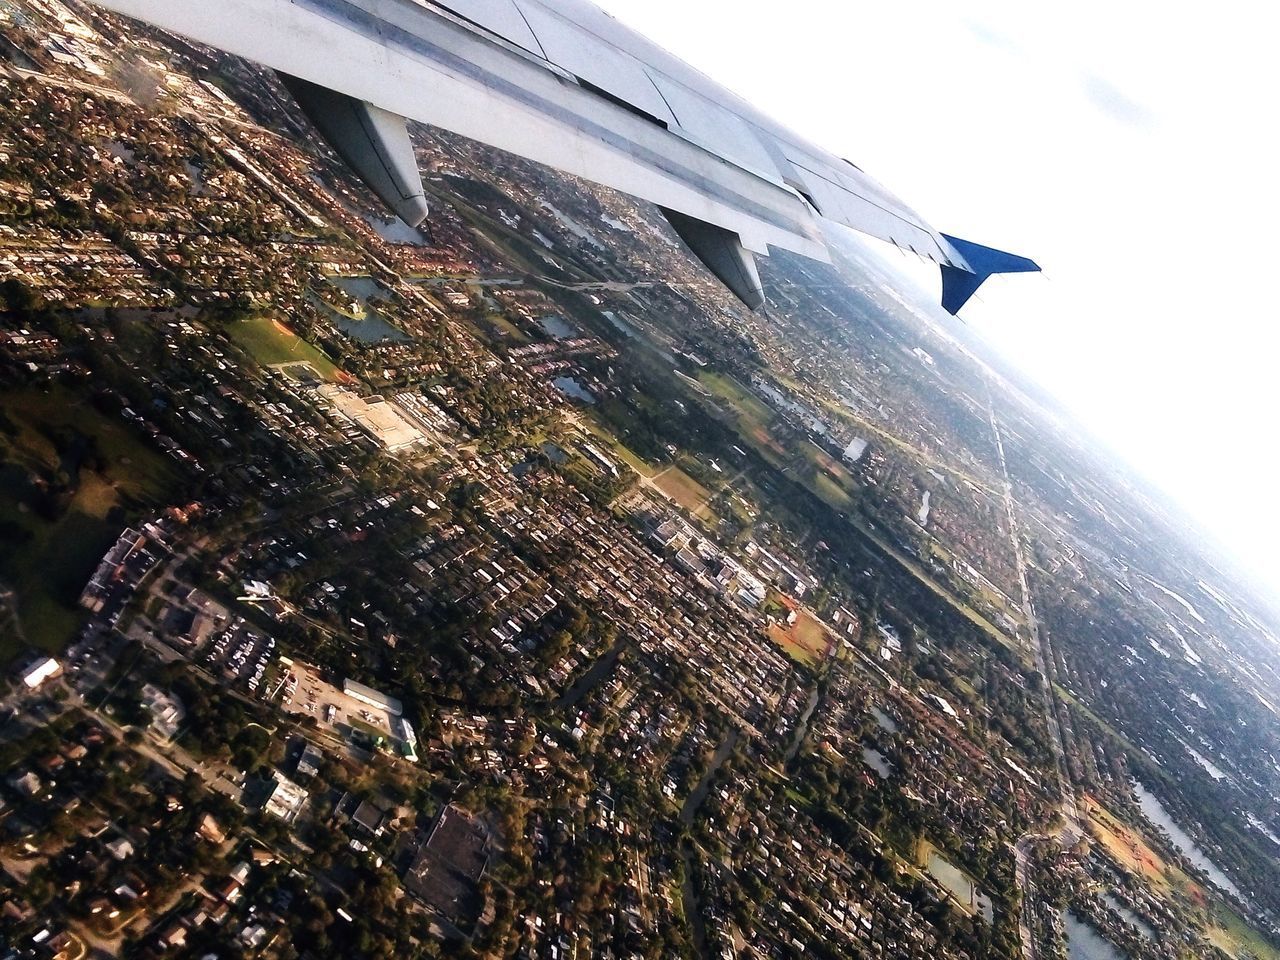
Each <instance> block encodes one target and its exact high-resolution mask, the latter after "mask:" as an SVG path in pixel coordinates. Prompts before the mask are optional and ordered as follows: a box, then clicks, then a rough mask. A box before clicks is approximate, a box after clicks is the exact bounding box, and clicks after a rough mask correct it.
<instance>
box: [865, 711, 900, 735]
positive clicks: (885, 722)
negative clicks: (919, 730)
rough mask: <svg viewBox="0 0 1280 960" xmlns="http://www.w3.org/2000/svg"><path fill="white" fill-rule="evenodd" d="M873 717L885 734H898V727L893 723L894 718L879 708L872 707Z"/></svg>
mask: <svg viewBox="0 0 1280 960" xmlns="http://www.w3.org/2000/svg"><path fill="white" fill-rule="evenodd" d="M871 715H872V716H873V717H875V718H876V723H878V724H880V729H881V730H883V731H885V733H897V732H898V725H897V724H896V723H894V722H893V717H891V716H889V715H888V714H887V713H885V712H884V711H883V710H881V709H880V708H879V707H877V706H875V705H872V707H871Z"/></svg>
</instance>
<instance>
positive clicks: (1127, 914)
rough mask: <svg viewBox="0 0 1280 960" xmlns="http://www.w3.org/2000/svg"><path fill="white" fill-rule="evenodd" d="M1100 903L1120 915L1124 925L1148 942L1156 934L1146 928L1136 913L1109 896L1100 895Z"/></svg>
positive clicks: (1144, 922) (1105, 894) (1146, 925)
mask: <svg viewBox="0 0 1280 960" xmlns="http://www.w3.org/2000/svg"><path fill="white" fill-rule="evenodd" d="M1102 902H1103V903H1105V904H1106V905H1107V906H1108V907H1110V908H1111V909H1112V910H1114V911H1115V912H1116V913H1118V914H1120V916H1121V918H1122V919H1123V920H1124V922H1125V923H1127V924H1129V926H1131V927H1133V929H1135V930H1137V931H1138V932H1139V933H1140V934H1142V935H1143V936H1144V937H1146V938H1147V939H1148V940H1150V939H1152V938H1154V937H1155V935H1156V932H1155V931H1154V930H1152V929H1151V927H1150V926H1148V924H1147V922H1146V921H1145V920H1143V919H1142V918H1141V917H1140V916H1138V915H1137V914H1136V913H1134V912H1133V911H1132V910H1130V909H1129V908H1128V907H1126V906H1125V905H1124V904H1123V903H1121V902H1120V901H1119V900H1117V899H1116V898H1115V897H1114V896H1112V895H1111V894H1109V893H1104V894H1103V895H1102Z"/></svg>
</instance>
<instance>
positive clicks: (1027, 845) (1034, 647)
mask: <svg viewBox="0 0 1280 960" xmlns="http://www.w3.org/2000/svg"><path fill="white" fill-rule="evenodd" d="M987 418H988V420H989V421H990V423H991V434H992V437H993V438H994V439H995V444H996V455H997V457H998V458H999V461H1000V475H1001V477H1002V479H1003V484H1002V485H1003V487H1004V497H1003V499H1004V507H1005V513H1006V515H1007V518H1008V525H1009V542H1010V545H1011V546H1012V548H1013V556H1014V562H1015V564H1016V565H1017V569H1018V587H1019V590H1020V593H1021V606H1022V616H1023V619H1024V620H1025V621H1026V624H1027V631H1028V633H1029V634H1030V637H1031V655H1032V658H1033V660H1034V662H1035V665H1036V669H1037V670H1038V671H1039V672H1040V675H1041V676H1042V677H1043V678H1044V681H1043V683H1042V684H1041V687H1040V692H1041V696H1042V697H1043V700H1044V704H1043V706H1044V719H1045V727H1046V729H1047V730H1048V731H1049V746H1050V748H1051V749H1052V750H1053V755H1054V765H1055V767H1056V768H1057V776H1058V795H1059V796H1060V797H1061V798H1062V799H1061V812H1062V821H1063V822H1062V827H1061V829H1060V830H1059V831H1058V833H1057V835H1056V839H1057V841H1058V843H1059V844H1061V845H1062V846H1064V847H1068V846H1071V845H1072V844H1074V843H1075V841H1076V840H1077V839H1079V838H1080V837H1081V836H1082V835H1083V833H1084V831H1083V830H1082V828H1081V826H1080V811H1079V808H1078V806H1077V804H1076V791H1075V784H1074V783H1073V782H1072V779H1071V768H1070V767H1069V766H1068V763H1067V753H1066V748H1065V746H1064V745H1063V740H1062V725H1061V724H1060V723H1059V720H1058V715H1059V711H1060V710H1061V709H1062V706H1061V704H1059V703H1058V697H1057V694H1056V692H1055V680H1056V677H1057V665H1056V662H1055V660H1054V655H1053V648H1052V646H1051V645H1050V643H1049V634H1048V632H1047V631H1045V630H1042V629H1041V628H1040V621H1039V619H1038V618H1037V617H1036V610H1035V603H1034V601H1033V600H1032V598H1031V588H1030V585H1029V583H1028V580H1027V557H1026V551H1025V549H1024V547H1023V543H1022V528H1021V526H1020V524H1019V522H1018V513H1017V509H1016V505H1015V503H1014V498H1013V481H1012V480H1011V479H1010V477H1009V467H1008V464H1007V463H1006V461H1005V455H1004V437H1003V435H1002V434H1001V432H1000V424H999V422H998V420H997V419H996V411H995V404H994V402H993V401H992V398H991V390H990V388H989V387H988V389H987ZM1037 839H1041V838H1040V837H1039V836H1037V835H1035V834H1031V833H1028V834H1024V835H1023V836H1021V837H1019V838H1018V841H1017V843H1016V844H1015V845H1014V858H1015V860H1016V865H1015V875H1016V878H1017V883H1018V890H1019V891H1020V892H1021V894H1022V910H1021V915H1020V916H1019V918H1018V933H1019V936H1020V938H1021V941H1022V956H1023V960H1037V958H1038V956H1039V949H1038V944H1037V942H1036V938H1035V931H1034V930H1033V929H1032V926H1033V924H1032V923H1031V922H1030V919H1029V916H1028V914H1029V912H1030V913H1034V912H1036V911H1037V910H1038V907H1039V899H1038V895H1037V892H1036V887H1035V881H1034V880H1033V879H1032V870H1031V863H1030V861H1031V844H1032V843H1033V842H1035V841H1036V840H1037Z"/></svg>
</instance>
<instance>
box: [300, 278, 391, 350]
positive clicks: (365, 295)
mask: <svg viewBox="0 0 1280 960" xmlns="http://www.w3.org/2000/svg"><path fill="white" fill-rule="evenodd" d="M326 279H327V280H328V281H329V282H330V283H331V284H333V285H334V286H335V287H337V288H338V289H339V290H341V291H342V292H343V293H345V294H346V295H347V296H349V297H351V298H352V299H353V300H358V301H360V304H361V306H362V307H363V309H364V316H362V317H348V316H347V315H346V314H344V313H340V312H339V311H337V310H335V309H333V307H331V306H329V304H327V303H325V302H324V301H323V300H322V299H321V298H319V297H316V298H314V302H315V303H317V304H318V305H319V306H320V308H321V309H322V310H324V311H325V312H326V313H327V314H328V315H329V318H330V320H332V321H333V325H334V326H335V327H337V328H338V329H339V330H341V331H342V332H343V333H344V334H346V335H347V336H348V337H350V338H351V339H352V340H358V341H360V342H361V343H383V342H385V341H391V342H393V343H404V342H406V341H408V340H409V339H410V337H409V335H408V334H407V333H405V332H404V331H403V330H401V329H400V328H399V327H396V326H394V325H393V324H391V323H390V322H389V321H388V320H387V319H386V318H385V317H384V316H382V314H380V313H379V312H378V311H377V310H375V309H374V308H373V307H370V306H369V301H370V300H373V299H382V300H390V299H391V297H392V293H391V291H390V290H388V289H387V288H386V287H384V286H383V285H382V284H380V283H379V282H378V281H377V280H375V279H373V277H328V278H326Z"/></svg>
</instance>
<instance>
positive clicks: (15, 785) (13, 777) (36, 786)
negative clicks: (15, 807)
mask: <svg viewBox="0 0 1280 960" xmlns="http://www.w3.org/2000/svg"><path fill="white" fill-rule="evenodd" d="M4 782H5V783H7V784H8V785H9V786H10V788H11V789H13V790H16V791H17V792H18V793H20V794H22V795H23V796H24V797H34V796H35V795H36V794H38V793H39V792H40V791H41V790H43V789H44V782H43V781H42V780H41V779H40V778H39V777H37V776H36V775H35V772H34V771H32V770H15V771H14V772H13V773H11V774H9V776H7V777H5V781H4Z"/></svg>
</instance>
